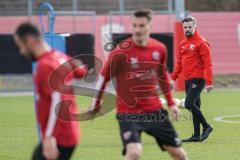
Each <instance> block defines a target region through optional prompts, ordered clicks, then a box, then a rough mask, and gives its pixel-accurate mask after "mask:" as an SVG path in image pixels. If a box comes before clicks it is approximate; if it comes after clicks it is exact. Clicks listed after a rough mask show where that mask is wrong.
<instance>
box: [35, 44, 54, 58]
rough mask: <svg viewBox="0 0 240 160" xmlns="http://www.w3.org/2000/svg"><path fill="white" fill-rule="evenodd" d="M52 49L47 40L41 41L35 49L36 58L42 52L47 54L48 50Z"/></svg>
mask: <svg viewBox="0 0 240 160" xmlns="http://www.w3.org/2000/svg"><path fill="white" fill-rule="evenodd" d="M51 50H52V48H51V47H50V46H49V45H48V44H47V43H46V42H41V43H40V44H39V45H38V46H37V47H36V49H35V53H36V54H35V55H36V58H38V57H40V56H41V55H42V54H45V53H46V52H50V51H51Z"/></svg>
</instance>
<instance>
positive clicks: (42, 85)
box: [32, 50, 86, 160]
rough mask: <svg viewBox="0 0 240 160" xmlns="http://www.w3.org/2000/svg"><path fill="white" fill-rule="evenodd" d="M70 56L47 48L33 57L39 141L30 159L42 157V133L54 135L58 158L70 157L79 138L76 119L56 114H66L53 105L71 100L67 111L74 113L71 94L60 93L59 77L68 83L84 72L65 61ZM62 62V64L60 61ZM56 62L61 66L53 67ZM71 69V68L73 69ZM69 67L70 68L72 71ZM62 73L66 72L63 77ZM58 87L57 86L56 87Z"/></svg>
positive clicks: (81, 75)
mask: <svg viewBox="0 0 240 160" xmlns="http://www.w3.org/2000/svg"><path fill="white" fill-rule="evenodd" d="M69 60H70V57H68V56H67V55H66V54H64V53H61V52H58V51H56V50H51V51H49V52H46V53H43V54H42V55H41V56H40V57H38V58H37V62H36V70H35V73H34V83H35V91H36V112H37V125H38V128H39V131H40V144H39V145H38V146H37V147H36V149H35V151H34V153H33V157H32V159H33V160H45V158H44V156H43V155H42V141H43V140H44V138H45V137H51V136H53V137H55V138H56V141H57V145H58V149H59V152H60V156H59V158H58V160H68V159H70V157H71V155H72V152H73V151H74V148H75V146H76V145H77V143H78V141H79V136H80V133H79V123H78V122H76V121H64V120H62V119H60V118H59V115H60V114H64V115H65V117H67V116H70V115H68V114H66V113H69V112H66V111H65V110H64V109H63V107H62V106H60V107H59V109H58V111H57V110H56V107H57V106H58V104H59V103H60V102H62V101H66V100H69V101H71V102H72V104H71V108H70V109H71V113H73V114H77V113H78V112H77V103H76V100H75V96H74V95H71V94H64V93H61V92H60V91H59V90H61V87H62V86H63V83H62V81H63V80H64V82H66V83H71V81H72V80H73V78H81V77H83V76H84V75H85V73H86V68H85V67H79V68H77V69H76V70H74V69H73V68H76V66H74V64H73V63H68V64H66V63H65V62H67V61H69ZM63 64H64V65H63ZM59 66H63V68H62V70H57V68H58V67H59ZM73 70H74V71H73ZM54 71H55V72H57V73H56V74H55V75H56V76H55V77H52V79H51V80H50V76H51V74H52V73H53V72H54ZM72 71H73V72H72ZM65 73H70V74H69V75H68V76H67V78H65ZM50 81H52V82H53V83H54V85H55V86H56V87H55V88H56V89H57V90H54V89H53V87H52V86H50V84H49V82H50ZM58 89H59V90H58Z"/></svg>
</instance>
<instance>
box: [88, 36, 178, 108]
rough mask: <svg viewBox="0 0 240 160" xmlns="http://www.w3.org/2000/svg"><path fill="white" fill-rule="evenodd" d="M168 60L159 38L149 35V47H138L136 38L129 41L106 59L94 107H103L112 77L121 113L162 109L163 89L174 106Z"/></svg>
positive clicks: (99, 78)
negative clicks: (160, 97) (161, 95)
mask: <svg viewBox="0 0 240 160" xmlns="http://www.w3.org/2000/svg"><path fill="white" fill-rule="evenodd" d="M121 46H122V48H121ZM126 46H129V47H126ZM166 61H167V49H166V47H165V45H164V44H162V43H160V42H158V41H157V40H155V39H152V38H149V40H148V44H147V46H146V47H140V46H137V45H136V44H134V42H133V40H132V38H129V39H127V40H125V42H123V43H122V45H119V46H118V48H117V49H115V50H114V51H113V52H111V53H110V54H109V56H108V58H107V60H106V61H105V63H104V66H103V68H102V70H101V72H100V75H99V77H98V82H97V87H96V89H97V90H99V91H100V92H99V93H98V95H97V99H96V100H95V101H94V102H93V104H92V106H93V107H100V106H99V103H100V99H101V97H102V94H103V91H104V88H105V86H106V83H107V82H108V81H109V80H110V79H112V78H113V85H114V87H115V89H116V93H117V112H118V113H145V112H154V111H157V110H159V109H161V108H162V104H161V101H160V99H159V93H158V91H159V90H161V91H162V92H163V94H164V95H165V97H166V99H167V101H168V105H169V106H173V105H174V101H173V98H172V93H171V87H170V83H169V79H168V73H167V69H166ZM113 105H114V104H113Z"/></svg>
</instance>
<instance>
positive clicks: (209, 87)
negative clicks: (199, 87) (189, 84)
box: [205, 85, 213, 93]
mask: <svg viewBox="0 0 240 160" xmlns="http://www.w3.org/2000/svg"><path fill="white" fill-rule="evenodd" d="M205 88H206V91H207V93H210V92H211V91H212V90H213V86H212V85H209V86H206V87H205Z"/></svg>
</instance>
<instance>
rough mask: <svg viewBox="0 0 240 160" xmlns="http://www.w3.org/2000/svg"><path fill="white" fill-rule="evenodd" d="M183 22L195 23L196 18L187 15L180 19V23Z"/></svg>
mask: <svg viewBox="0 0 240 160" xmlns="http://www.w3.org/2000/svg"><path fill="white" fill-rule="evenodd" d="M184 22H193V23H194V24H196V23H197V21H196V18H194V17H192V16H187V17H185V18H184V19H183V20H182V23H184Z"/></svg>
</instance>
